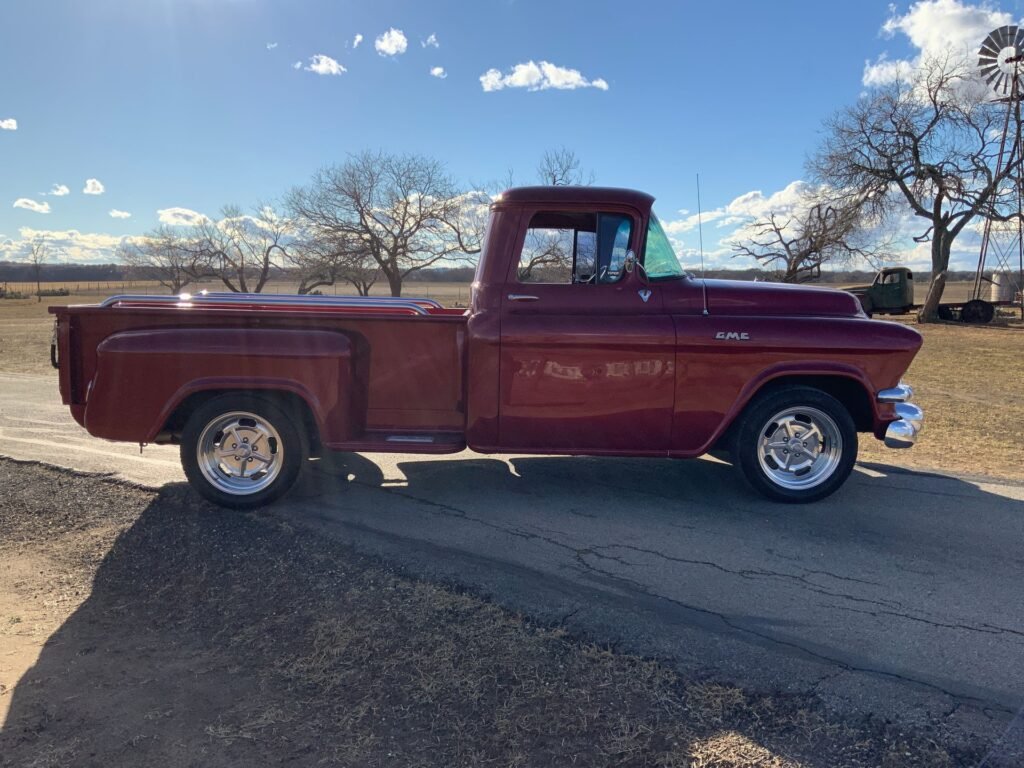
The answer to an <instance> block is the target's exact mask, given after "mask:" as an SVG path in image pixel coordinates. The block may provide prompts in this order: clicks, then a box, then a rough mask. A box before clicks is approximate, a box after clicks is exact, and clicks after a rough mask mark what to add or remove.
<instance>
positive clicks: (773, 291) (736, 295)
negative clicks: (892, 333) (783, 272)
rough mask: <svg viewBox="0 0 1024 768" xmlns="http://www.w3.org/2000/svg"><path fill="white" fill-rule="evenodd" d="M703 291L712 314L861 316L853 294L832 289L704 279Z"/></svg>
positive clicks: (860, 310) (858, 303)
mask: <svg viewBox="0 0 1024 768" xmlns="http://www.w3.org/2000/svg"><path fill="white" fill-rule="evenodd" d="M707 288H708V309H709V311H710V312H711V313H712V314H715V313H716V312H721V313H722V314H730V315H808V316H814V317H822V316H829V317H860V316H864V311H863V310H862V309H861V306H860V302H859V301H858V300H857V298H856V297H855V296H854V295H853V294H850V293H846V292H845V291H839V290H836V289H834V288H817V287H815V288H811V287H808V286H805V285H788V284H785V283H751V282H746V281H742V280H708V281H707Z"/></svg>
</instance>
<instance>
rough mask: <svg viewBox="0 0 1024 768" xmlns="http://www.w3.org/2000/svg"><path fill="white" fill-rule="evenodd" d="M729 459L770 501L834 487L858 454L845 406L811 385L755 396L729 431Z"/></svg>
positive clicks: (811, 497) (797, 499) (805, 498)
mask: <svg viewBox="0 0 1024 768" xmlns="http://www.w3.org/2000/svg"><path fill="white" fill-rule="evenodd" d="M732 456H733V463H734V464H735V466H736V468H737V469H738V470H739V471H740V474H742V475H743V477H744V479H745V480H746V481H747V482H748V483H749V484H750V485H751V486H752V487H753V488H754V490H756V491H758V492H760V493H761V494H763V495H764V496H767V497H768V498H769V499H772V500H774V501H784V502H790V503H803V502H809V501H817V500H818V499H823V498H825V497H826V496H828V495H830V494H832V493H833V492H835V491H836V490H837V489H838V488H839V486H841V485H842V484H843V483H844V482H845V481H846V478H847V477H849V475H850V472H851V471H852V470H853V464H854V462H855V461H856V459H857V430H856V427H855V426H854V423H853V419H852V418H851V416H850V413H849V411H847V410H846V407H845V406H844V405H843V404H842V403H840V402H839V401H838V400H836V399H835V398H834V397H832V396H831V395H829V394H827V393H825V392H822V391H821V390H819V389H814V388H812V387H800V386H795V387H787V388H785V389H777V390H774V391H772V392H768V393H766V394H764V395H762V396H760V397H758V398H756V399H755V400H754V401H753V402H752V403H751V404H750V405H749V406H747V408H746V410H745V411H744V412H743V415H742V416H741V417H740V421H739V423H738V424H737V426H736V428H735V429H734V431H733V441H732Z"/></svg>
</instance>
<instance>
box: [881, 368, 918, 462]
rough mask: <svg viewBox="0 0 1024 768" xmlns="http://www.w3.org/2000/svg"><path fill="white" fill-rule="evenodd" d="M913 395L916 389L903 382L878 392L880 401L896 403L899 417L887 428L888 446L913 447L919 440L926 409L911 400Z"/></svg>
mask: <svg viewBox="0 0 1024 768" xmlns="http://www.w3.org/2000/svg"><path fill="white" fill-rule="evenodd" d="M913 396H914V390H913V389H912V388H911V387H910V385H909V384H904V383H903V382H900V383H899V385H897V386H895V387H893V388H892V389H883V390H882V391H881V392H879V393H878V395H877V399H878V402H880V403H895V404H896V415H897V416H898V417H899V418H897V419H896V421H893V422H890V423H889V427H888V428H887V429H886V430H885V447H886V448H911V447H913V445H914V443H915V442H917V436H918V435H919V434H920V432H921V428H922V426H923V424H924V411H922V410H921V409H920V408H919V407H918V406H916V405H914V404H913V403H912V402H910V398H912V397H913Z"/></svg>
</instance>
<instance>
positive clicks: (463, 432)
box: [51, 187, 922, 507]
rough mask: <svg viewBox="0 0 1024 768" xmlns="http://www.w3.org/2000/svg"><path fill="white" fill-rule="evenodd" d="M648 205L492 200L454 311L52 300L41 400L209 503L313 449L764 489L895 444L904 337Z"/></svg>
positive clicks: (593, 196) (275, 491)
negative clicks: (679, 472)
mask: <svg viewBox="0 0 1024 768" xmlns="http://www.w3.org/2000/svg"><path fill="white" fill-rule="evenodd" d="M652 203H653V198H651V197H650V196H649V195H646V194H643V193H640V192H634V191H630V190H625V189H602V188H596V187H586V188H571V187H532V188H521V189H512V190H509V191H507V192H505V193H504V194H502V195H501V196H500V197H498V198H497V199H496V200H495V202H494V203H493V205H492V206H491V212H490V222H489V227H488V230H487V235H486V238H485V244H484V249H483V252H482V253H481V256H480V262H479V266H478V267H477V271H476V278H475V280H474V283H473V286H472V293H471V300H470V307H469V309H468V310H465V311H463V310H460V309H445V308H443V307H441V306H440V305H439V304H437V303H436V302H433V301H430V300H424V299H406V298H377V297H368V298H362V297H326V296H325V297H320V296H312V297H310V296H283V295H263V294H256V295H253V294H244V295H243V294H218V293H209V294H207V293H204V294H200V295H195V296H189V295H187V294H185V295H182V296H180V297H179V296H162V297H161V296H115V297H112V298H110V299H107V300H106V301H104V302H103V303H102V304H99V305H89V306H72V307H54V308H53V309H51V312H53V313H54V314H55V315H56V316H57V317H56V330H55V340H54V349H53V350H51V354H52V357H53V359H54V364H55V365H57V366H58V368H59V371H60V374H59V379H60V392H61V396H62V398H63V401H64V402H65V403H66V404H68V405H69V406H70V407H71V412H72V414H73V415H74V418H75V419H76V420H77V421H78V422H79V423H80V424H82V425H83V426H84V427H85V428H86V429H87V430H88V431H89V432H90V433H91V434H93V435H95V436H97V437H102V438H106V439H108V440H124V441H130V442H137V443H140V444H142V443H174V444H180V446H181V459H182V464H183V466H184V469H185V473H186V474H187V476H188V479H189V481H190V482H191V483H192V485H193V486H194V487H195V489H196V490H197V491H198V492H199V493H200V494H202V495H203V496H205V497H206V498H207V499H210V500H212V501H214V502H216V503H218V504H221V505H224V506H228V507H253V506H256V505H260V504H265V503H268V502H270V501H272V500H274V499H276V498H278V497H280V496H281V495H282V494H284V493H285V492H286V491H287V490H288V489H289V487H291V485H292V484H293V483H294V482H295V479H296V478H297V476H298V475H299V472H300V470H301V469H302V467H303V465H304V464H305V463H306V460H307V458H308V457H309V456H310V455H315V454H317V453H318V452H322V451H325V450H331V451H386V452H403V453H413V452H415V453H454V452H456V451H461V450H463V449H464V448H466V447H467V446H468V447H469V448H472V449H473V450H475V451H479V452H482V453H496V452H502V453H543V454H585V455H605V456H652V457H662V458H664V457H672V458H688V457H695V456H700V455H702V454H704V453H707V452H709V451H712V450H714V449H716V448H717V449H723V450H727V451H728V452H729V453H730V455H731V459H732V462H733V464H734V465H735V466H736V467H737V468H738V469H739V471H740V472H741V474H742V475H743V476H744V477H745V478H746V480H747V481H748V482H749V483H750V485H751V486H753V488H754V489H756V490H758V491H760V492H761V493H763V494H764V495H766V496H768V497H769V498H771V499H775V500H779V501H789V502H803V501H813V500H816V499H820V498H822V497H824V496H827V495H828V494H830V493H832V492H833V491H835V490H836V489H837V488H838V487H839V486H840V485H841V484H842V483H843V481H845V480H846V478H847V476H848V475H849V473H850V471H851V469H852V467H853V464H854V461H855V459H856V456H857V435H858V433H859V432H860V433H869V434H871V435H873V436H874V437H875V438H877V439H880V440H884V441H885V444H886V445H888V446H890V447H894V448H903V447H909V446H911V445H913V443H914V441H915V439H916V437H917V434H918V432H919V430H920V428H921V421H922V413H921V410H920V409H919V408H918V407H917V406H915V405H913V404H912V403H911V402H909V401H910V398H911V396H912V391H911V389H910V388H909V387H908V386H906V385H904V384H903V383H902V382H901V377H902V375H903V374H904V372H905V371H906V369H907V367H908V366H909V365H910V362H911V360H912V359H913V357H914V355H915V354H916V353H917V351H918V349H919V348H920V347H921V336H920V335H919V334H918V333H917V332H916V331H914V330H912V329H910V328H907V327H905V326H903V325H899V324H896V323H889V322H879V321H875V320H869V319H868V318H867V317H866V316H865V315H864V313H863V311H862V310H861V306H860V304H859V302H858V301H857V299H856V298H854V297H853V296H851V295H850V294H848V293H843V292H841V291H835V290H827V289H819V288H807V287H794V286H789V285H778V284H772V283H748V282H735V281H728V280H702V279H698V278H695V277H693V276H692V275H689V274H687V273H686V272H685V271H684V270H683V269H682V268H681V267H680V265H679V262H678V260H677V258H676V255H675V254H674V253H673V250H672V246H671V245H670V243H669V240H668V238H667V237H666V235H665V232H664V231H663V229H662V227H661V225H660V224H659V222H658V219H657V218H656V217H655V216H654V214H653V212H652V210H651V205H652Z"/></svg>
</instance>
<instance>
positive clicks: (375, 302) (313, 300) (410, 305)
mask: <svg viewBox="0 0 1024 768" xmlns="http://www.w3.org/2000/svg"><path fill="white" fill-rule="evenodd" d="M419 301H420V300H419V299H417V300H415V301H413V300H411V299H402V298H394V297H380V298H377V297H373V296H299V295H294V296H293V295H291V294H261V293H215V294H210V293H206V294H202V293H197V294H195V295H191V294H187V293H183V294H181V295H180V296H150V295H144V294H140V295H130V294H120V295H118V296H111V297H110V298H108V299H105V300H104V301H103V302H101V303H100V306H101V307H113V306H116V305H118V304H123V303H127V302H133V303H140V304H175V305H179V304H182V305H189V304H191V305H202V304H263V305H266V306H294V307H296V308H298V309H301V308H302V307H303V305H306V306H321V307H351V308H354V309H359V308H362V307H367V308H379V309H408V310H411V311H412V312H415V313H416V314H417V315H429V314H430V312H429V311H428V310H427V309H426V308H425V307H424V306H423V305H422V304H421V303H418V302H419Z"/></svg>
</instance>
